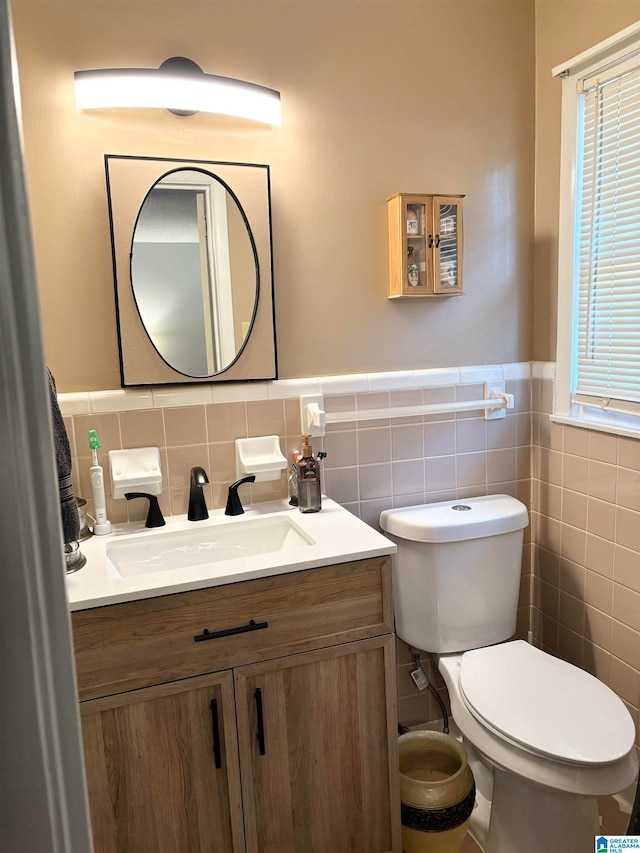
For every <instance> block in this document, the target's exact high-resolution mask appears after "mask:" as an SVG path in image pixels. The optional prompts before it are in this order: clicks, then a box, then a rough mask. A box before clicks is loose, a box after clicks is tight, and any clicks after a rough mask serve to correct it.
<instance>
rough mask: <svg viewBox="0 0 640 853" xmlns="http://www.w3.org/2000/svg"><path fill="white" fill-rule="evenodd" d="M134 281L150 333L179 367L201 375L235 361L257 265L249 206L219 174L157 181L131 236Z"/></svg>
mask: <svg viewBox="0 0 640 853" xmlns="http://www.w3.org/2000/svg"><path fill="white" fill-rule="evenodd" d="M131 285H132V288H133V293H134V297H135V301H136V305H137V308H138V312H139V314H140V319H141V321H142V323H143V325H144V327H145V329H146V332H147V334H148V335H149V338H150V339H151V341H152V343H153V345H154V347H155V348H156V350H157V351H158V353H159V355H160V356H161V357H162V358H163V359H164V361H166V362H167V364H168V365H169V366H170V367H172V368H173V369H174V370H177V371H178V372H179V373H183V374H184V375H186V376H192V377H203V378H204V377H208V376H213V375H215V374H216V373H220V371H222V370H224V369H225V368H227V367H228V366H229V365H230V364H232V363H233V361H235V359H236V358H237V356H238V353H239V352H240V350H241V349H242V347H243V345H244V342H245V340H246V339H247V336H248V334H249V332H250V329H251V324H252V322H253V315H254V312H255V308H256V301H257V297H258V291H259V270H258V262H257V256H256V251H255V244H254V241H253V237H252V235H251V230H250V228H249V225H248V223H247V221H246V217H245V215H244V212H243V211H242V210H241V209H240V207H239V205H238V202H237V200H236V198H235V197H234V196H233V194H232V193H231V192H229V191H228V189H227V188H226V187H225V185H224V184H223V183H222V182H221V181H220V180H219V179H218V178H217V177H216V176H215V175H213V174H211V173H208V172H205V171H200V170H192V169H179V170H175V171H172V172H169V173H168V174H167V175H165V176H164V177H162V178H161V179H160V180H159V181H157V182H156V183H155V184H154V185H153V187H152V188H151V190H150V191H149V193H148V195H147V197H146V198H145V200H144V203H143V205H142V207H141V209H140V213H139V215H138V220H137V222H136V226H135V231H134V235H133V244H132V253H131Z"/></svg>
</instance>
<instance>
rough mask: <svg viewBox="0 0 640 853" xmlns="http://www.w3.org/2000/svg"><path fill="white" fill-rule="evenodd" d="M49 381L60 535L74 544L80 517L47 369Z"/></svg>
mask: <svg viewBox="0 0 640 853" xmlns="http://www.w3.org/2000/svg"><path fill="white" fill-rule="evenodd" d="M47 378H48V380H49V401H50V404H51V422H52V425H53V446H54V448H55V451H56V467H57V469H58V488H59V490H60V512H61V518H62V535H63V538H64V541H65V544H66V543H67V542H75V541H77V540H78V539H80V516H79V514H78V504H77V503H76V499H75V497H74V494H73V486H72V485H71V447H70V446H69V436H68V435H67V430H66V428H65V425H64V420H63V419H62V412H61V411H60V406H59V405H58V394H57V392H56V381H55V379H54V378H53V376H52V375H51V371H50V370H49V368H48V367H47Z"/></svg>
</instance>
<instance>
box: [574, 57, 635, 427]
mask: <svg viewBox="0 0 640 853" xmlns="http://www.w3.org/2000/svg"><path fill="white" fill-rule="evenodd" d="M581 89H582V95H583V97H582V101H583V102H582V127H581V134H580V137H581V142H582V145H581V151H580V152H579V154H578V173H577V199H578V204H579V205H580V206H579V208H578V216H577V223H578V226H579V230H578V234H577V246H576V251H577V258H576V260H577V265H576V274H577V278H578V280H577V285H578V287H577V290H578V295H577V299H578V304H577V365H576V367H577V385H576V390H575V393H574V394H573V401H574V402H575V403H578V404H581V405H583V406H598V407H600V408H602V409H607V410H610V411H618V412H626V413H632V414H638V415H640V57H636V58H635V59H634V60H632V61H631V62H628V63H627V64H626V65H625V67H620V66H618V68H617V69H616V70H615V72H614V74H613V76H610V77H609V78H608V79H607V78H606V74H605V75H601V76H600V78H599V79H593V78H592V79H590V80H585V81H583V83H582V84H581Z"/></svg>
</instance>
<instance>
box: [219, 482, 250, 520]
mask: <svg viewBox="0 0 640 853" xmlns="http://www.w3.org/2000/svg"><path fill="white" fill-rule="evenodd" d="M255 481H256V475H255V474H249V476H248V477H243V478H242V479H241V480H237V481H236V482H235V483H232V484H231V485H230V486H229V497H228V498H227V508H226V509H225V511H224V514H225V515H242V513H243V512H244V509H243V508H242V503H241V502H240V495H239V494H238V486H241V485H242V484H243V483H255Z"/></svg>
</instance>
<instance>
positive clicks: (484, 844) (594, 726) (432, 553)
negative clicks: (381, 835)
mask: <svg viewBox="0 0 640 853" xmlns="http://www.w3.org/2000/svg"><path fill="white" fill-rule="evenodd" d="M527 524H528V513H527V509H526V507H525V506H524V504H522V503H521V502H520V501H518V500H516V499H515V498H512V497H510V496H509V495H489V496H486V497H477V498H469V499H466V500H455V501H443V502H440V503H434V504H423V505H420V506H409V507H404V508H402V509H393V510H385V511H384V512H382V514H381V516H380V526H381V527H382V529H383V530H384V531H385V534H386V535H387V537H388V538H389V539H391V540H392V541H393V542H395V544H396V545H397V548H398V550H397V554H396V555H395V556H394V558H393V599H394V612H395V622H396V634H397V635H398V637H400V639H402V640H404V641H405V642H406V643H408V644H409V645H410V646H413V647H414V648H416V649H420V650H423V651H427V652H433V653H434V655H435V658H436V661H437V665H438V669H439V671H440V673H441V674H442V677H443V678H444V681H445V684H446V686H447V689H448V691H449V698H450V701H451V713H452V716H453V720H454V722H455V723H456V726H457V728H458V729H459V731H460V733H461V735H462V739H463V742H464V745H465V748H466V750H467V754H468V756H469V763H470V764H471V767H472V770H473V773H474V776H475V780H476V787H477V791H478V794H477V800H476V808H475V809H474V812H473V815H472V818H471V823H470V833H471V835H472V836H473V837H474V839H475V840H476V842H477V843H478V844H479V845H480V847H481V848H482V849H483V850H484V851H485V853H540V851H542V850H545V851H547V850H558V851H559V850H562V851H567V853H582V851H585V850H592V849H593V845H594V838H595V836H596V835H598V834H599V833H600V832H601V830H600V827H599V822H598V807H597V798H598V797H600V796H606V795H611V794H616V793H619V792H620V791H622V790H623V789H625V788H627V787H628V786H630V785H632V784H633V782H634V780H635V779H636V778H637V775H638V759H637V756H636V751H635V748H634V738H635V728H634V724H633V720H632V718H631V715H630V714H629V712H628V711H627V709H626V707H625V706H624V704H623V702H622V701H621V700H620V699H619V698H618V697H617V696H616V694H615V693H613V691H612V690H610V689H609V688H608V687H607V686H606V685H605V684H603V683H602V682H601V681H599V680H598V679H597V678H594V677H593V676H592V675H590V674H589V673H587V672H585V671H584V670H581V669H579V668H578V667H575V666H573V665H572V664H569V663H567V662H566V661H563V660H560V659H558V658H555V657H553V656H552V655H550V654H547V653H546V652H543V651H542V650H540V649H538V648H536V647H535V646H533V645H531V644H529V643H526V642H524V641H523V640H511V641H508V640H509V638H510V637H512V636H513V634H514V632H515V629H516V615H517V609H518V595H519V589H520V571H521V561H522V543H523V536H524V529H525V527H526V526H527ZM505 641H508V642H505Z"/></svg>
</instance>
